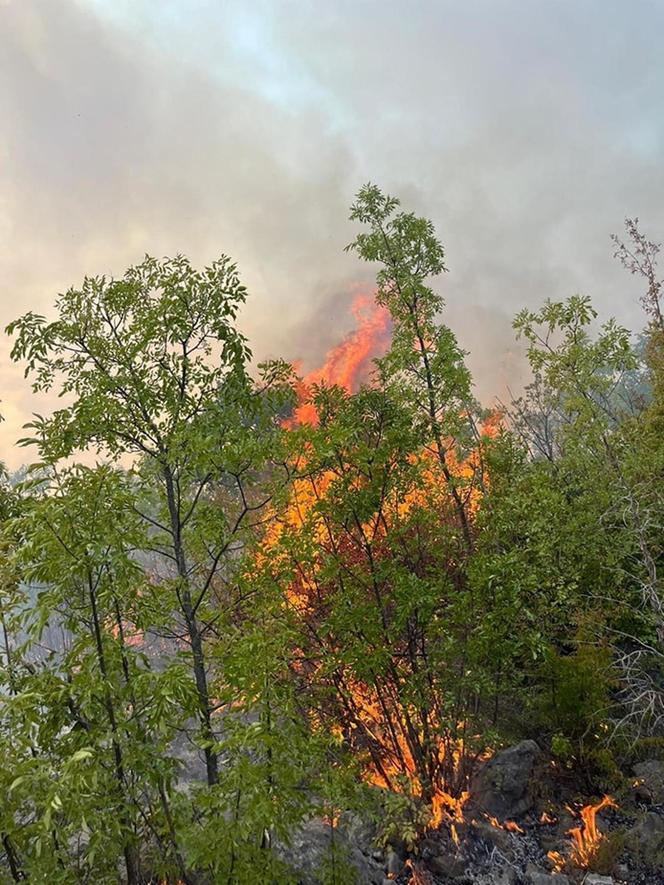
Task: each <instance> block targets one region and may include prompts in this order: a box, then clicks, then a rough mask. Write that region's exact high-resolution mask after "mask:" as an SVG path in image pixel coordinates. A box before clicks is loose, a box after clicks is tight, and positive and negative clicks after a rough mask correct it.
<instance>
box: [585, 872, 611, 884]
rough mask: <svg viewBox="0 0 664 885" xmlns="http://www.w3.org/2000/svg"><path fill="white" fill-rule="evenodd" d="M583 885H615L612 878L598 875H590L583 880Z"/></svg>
mask: <svg viewBox="0 0 664 885" xmlns="http://www.w3.org/2000/svg"><path fill="white" fill-rule="evenodd" d="M583 885H613V879H612V878H611V876H600V875H598V874H597V873H588V875H587V876H586V878H585V879H584V880H583Z"/></svg>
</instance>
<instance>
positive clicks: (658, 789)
mask: <svg viewBox="0 0 664 885" xmlns="http://www.w3.org/2000/svg"><path fill="white" fill-rule="evenodd" d="M634 774H635V775H636V777H637V778H638V780H639V781H640V783H639V784H638V786H637V787H636V789H637V790H638V791H639V793H640V794H643V793H645V794H646V795H647V796H648V797H649V799H650V801H651V802H653V803H654V804H655V805H661V804H664V762H662V761H661V760H659V759H646V760H645V761H644V762H639V763H637V764H636V765H635V766H634Z"/></svg>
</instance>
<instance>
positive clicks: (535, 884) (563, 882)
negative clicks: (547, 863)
mask: <svg viewBox="0 0 664 885" xmlns="http://www.w3.org/2000/svg"><path fill="white" fill-rule="evenodd" d="M528 883H529V885H569V879H568V878H567V876H565V875H563V874H562V873H544V872H542V871H541V870H531V871H530V872H529V873H528Z"/></svg>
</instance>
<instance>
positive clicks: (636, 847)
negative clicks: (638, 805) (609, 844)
mask: <svg viewBox="0 0 664 885" xmlns="http://www.w3.org/2000/svg"><path fill="white" fill-rule="evenodd" d="M625 848H626V849H627V850H628V851H629V852H630V854H633V855H634V856H635V857H636V858H637V859H638V860H640V861H643V862H644V863H646V864H648V866H651V867H657V866H660V865H663V866H664V818H662V817H660V815H659V814H655V813H654V812H648V814H645V815H644V816H643V817H642V818H641V820H640V821H639V822H638V823H637V825H636V826H635V827H633V828H632V829H631V830H630V831H629V832H628V833H627V837H626V839H625Z"/></svg>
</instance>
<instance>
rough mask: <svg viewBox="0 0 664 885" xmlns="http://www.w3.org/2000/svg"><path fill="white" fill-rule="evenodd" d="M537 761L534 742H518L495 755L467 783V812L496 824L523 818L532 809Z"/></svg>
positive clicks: (536, 749)
mask: <svg viewBox="0 0 664 885" xmlns="http://www.w3.org/2000/svg"><path fill="white" fill-rule="evenodd" d="M540 757H541V751H540V748H539V747H538V746H537V744H536V743H535V741H521V743H520V744H516V745H515V746H514V747H509V748H508V749H507V750H503V751H502V752H500V753H497V754H496V755H495V756H494V757H493V758H492V759H490V760H489V761H488V762H487V763H486V765H484V766H483V767H482V768H481V769H480V770H479V772H478V773H477V775H476V776H475V778H474V779H473V782H472V783H471V787H470V795H471V802H470V808H471V810H472V811H478V812H480V813H485V814H490V815H492V816H493V817H497V818H498V819H499V820H507V819H510V820H511V819H513V818H515V817H520V816H521V815H522V814H525V813H526V811H528V810H529V809H530V808H532V805H533V800H534V797H533V789H532V787H533V773H534V770H535V765H536V763H537V761H538V759H539V758H540Z"/></svg>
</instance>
